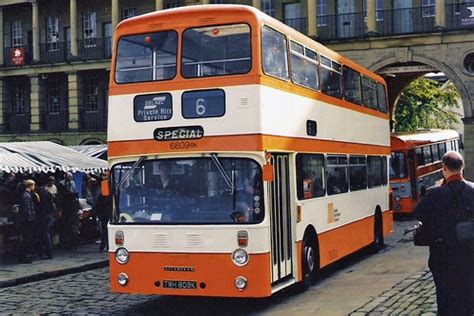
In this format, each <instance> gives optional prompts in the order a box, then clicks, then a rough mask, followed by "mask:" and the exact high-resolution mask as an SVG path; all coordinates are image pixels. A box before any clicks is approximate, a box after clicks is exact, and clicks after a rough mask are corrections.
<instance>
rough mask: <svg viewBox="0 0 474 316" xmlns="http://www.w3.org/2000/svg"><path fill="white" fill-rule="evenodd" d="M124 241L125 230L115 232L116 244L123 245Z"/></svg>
mask: <svg viewBox="0 0 474 316" xmlns="http://www.w3.org/2000/svg"><path fill="white" fill-rule="evenodd" d="M123 242H124V237H123V231H121V230H117V231H116V232H115V245H116V246H119V247H120V246H123Z"/></svg>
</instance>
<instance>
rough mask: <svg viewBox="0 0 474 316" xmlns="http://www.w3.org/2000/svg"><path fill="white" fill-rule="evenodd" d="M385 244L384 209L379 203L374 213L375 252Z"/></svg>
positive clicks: (373, 248) (373, 247) (373, 246)
mask: <svg viewBox="0 0 474 316" xmlns="http://www.w3.org/2000/svg"><path fill="white" fill-rule="evenodd" d="M384 245H385V242H384V236H383V217H382V209H381V208H380V206H379V205H377V207H376V208H375V213H374V242H373V244H372V250H373V252H378V251H379V250H381V249H382V248H383V247H384Z"/></svg>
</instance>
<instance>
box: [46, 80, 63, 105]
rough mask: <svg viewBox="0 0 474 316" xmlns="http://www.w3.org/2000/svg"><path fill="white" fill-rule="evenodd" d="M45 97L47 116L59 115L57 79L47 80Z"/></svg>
mask: <svg viewBox="0 0 474 316" xmlns="http://www.w3.org/2000/svg"><path fill="white" fill-rule="evenodd" d="M47 95H48V112H49V114H52V113H59V106H60V105H59V78H52V79H51V80H48V85H47Z"/></svg>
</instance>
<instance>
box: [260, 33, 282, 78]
mask: <svg viewBox="0 0 474 316" xmlns="http://www.w3.org/2000/svg"><path fill="white" fill-rule="evenodd" d="M262 63H263V71H264V72H265V73H266V74H267V75H270V76H274V77H277V78H280V79H283V80H288V78H289V74H288V58H287V52H286V37H285V35H283V34H281V33H279V32H277V31H275V30H273V29H271V28H269V27H267V26H264V27H263V29H262Z"/></svg>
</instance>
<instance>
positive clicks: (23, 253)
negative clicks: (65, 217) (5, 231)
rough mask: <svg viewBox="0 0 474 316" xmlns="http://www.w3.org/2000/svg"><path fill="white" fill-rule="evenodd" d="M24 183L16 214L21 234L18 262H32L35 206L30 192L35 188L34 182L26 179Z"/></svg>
mask: <svg viewBox="0 0 474 316" xmlns="http://www.w3.org/2000/svg"><path fill="white" fill-rule="evenodd" d="M24 184H25V191H24V192H23V193H22V194H21V198H20V206H19V214H18V215H19V216H18V229H19V232H20V235H21V241H20V244H19V249H18V261H19V262H20V263H32V258H33V256H32V250H33V249H32V248H33V235H34V231H35V230H34V229H35V228H34V225H35V224H34V223H35V222H34V220H35V206H34V200H33V196H32V194H33V191H34V190H35V182H34V181H33V180H30V179H28V180H26V181H25V182H24Z"/></svg>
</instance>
